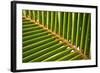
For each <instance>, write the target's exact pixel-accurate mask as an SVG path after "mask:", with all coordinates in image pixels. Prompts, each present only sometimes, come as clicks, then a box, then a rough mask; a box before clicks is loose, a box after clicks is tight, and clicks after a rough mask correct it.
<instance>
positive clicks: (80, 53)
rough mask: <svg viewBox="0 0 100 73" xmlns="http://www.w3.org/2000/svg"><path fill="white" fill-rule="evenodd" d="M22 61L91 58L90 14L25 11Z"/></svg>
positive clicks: (23, 16)
mask: <svg viewBox="0 0 100 73" xmlns="http://www.w3.org/2000/svg"><path fill="white" fill-rule="evenodd" d="M22 37H23V39H22V41H23V42H22V44H23V50H22V52H23V54H22V56H23V59H22V60H23V62H24V63H28V62H47V61H67V60H87V59H90V58H91V52H90V45H91V14H90V13H78V12H60V11H42V10H41V11H40V10H23V11H22Z"/></svg>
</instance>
